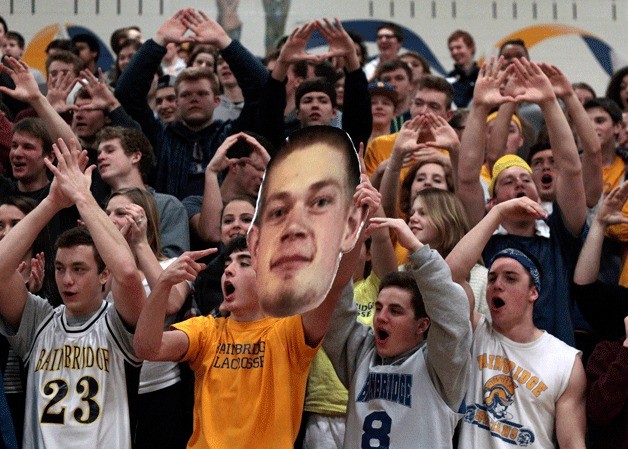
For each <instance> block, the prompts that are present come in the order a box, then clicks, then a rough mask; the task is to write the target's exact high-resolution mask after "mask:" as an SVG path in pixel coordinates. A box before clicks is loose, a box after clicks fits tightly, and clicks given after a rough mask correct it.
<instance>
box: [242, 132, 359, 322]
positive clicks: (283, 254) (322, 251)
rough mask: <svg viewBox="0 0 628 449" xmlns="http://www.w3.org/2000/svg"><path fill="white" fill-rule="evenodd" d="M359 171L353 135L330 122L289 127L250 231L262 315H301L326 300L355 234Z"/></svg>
mask: <svg viewBox="0 0 628 449" xmlns="http://www.w3.org/2000/svg"><path fill="white" fill-rule="evenodd" d="M359 173H360V171H359V163H358V159H357V154H356V152H355V148H354V147H353V144H352V143H351V139H350V138H349V137H348V136H347V134H346V133H345V132H344V131H341V130H339V129H337V128H332V127H329V126H312V127H308V128H305V129H302V130H300V131H298V132H297V133H294V134H293V135H291V136H290V138H289V139H288V140H287V141H286V143H285V144H284V145H283V146H282V148H281V149H280V150H279V152H278V153H277V155H276V156H275V157H274V158H273V160H272V161H271V162H270V164H269V165H268V167H267V169H266V173H265V174H264V181H263V183H262V188H261V191H260V195H259V199H258V203H257V208H256V212H255V220H254V224H253V225H252V226H251V229H250V231H249V235H248V237H249V248H250V249H251V255H252V256H253V265H254V267H255V269H256V271H257V294H258V297H259V301H260V306H261V308H262V310H263V311H264V313H266V314H267V315H270V316H277V317H281V316H290V315H296V314H300V313H303V312H307V311H308V310H312V309H314V308H316V307H317V306H319V305H320V304H321V302H322V301H323V300H324V299H325V296H326V295H327V293H328V292H329V289H330V288H331V285H332V282H333V280H334V278H335V276H336V271H337V269H338V264H339V262H340V258H341V256H342V253H344V252H347V251H349V250H351V249H352V248H353V246H354V245H355V243H356V240H357V237H358V233H359V228H360V225H361V220H360V216H361V213H360V211H359V210H358V209H357V208H356V207H355V206H354V204H353V200H352V197H353V194H354V192H355V187H356V185H357V184H358V181H359Z"/></svg>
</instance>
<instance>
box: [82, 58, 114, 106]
mask: <svg viewBox="0 0 628 449" xmlns="http://www.w3.org/2000/svg"><path fill="white" fill-rule="evenodd" d="M79 82H80V83H81V85H82V86H83V88H84V89H85V90H86V91H87V92H88V93H89V95H90V96H91V101H90V102H89V103H87V104H84V105H83V106H81V109H100V110H103V111H105V113H108V112H111V111H113V110H114V109H115V108H117V107H118V106H120V102H119V101H118V99H117V98H116V97H115V95H114V94H113V91H112V90H111V89H110V88H109V86H107V83H105V77H104V75H103V73H102V70H101V69H100V68H99V69H98V78H96V77H95V76H94V74H93V73H91V72H90V71H89V70H81V74H80V75H79Z"/></svg>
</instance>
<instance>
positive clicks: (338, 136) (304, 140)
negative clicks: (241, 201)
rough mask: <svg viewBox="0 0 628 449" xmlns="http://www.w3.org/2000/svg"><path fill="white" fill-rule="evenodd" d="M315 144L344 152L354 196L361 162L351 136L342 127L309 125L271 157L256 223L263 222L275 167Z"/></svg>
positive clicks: (349, 182)
mask: <svg viewBox="0 0 628 449" xmlns="http://www.w3.org/2000/svg"><path fill="white" fill-rule="evenodd" d="M313 144H323V145H325V146H329V147H332V148H334V149H336V150H338V151H340V152H341V153H342V155H343V156H344V160H345V165H346V166H345V170H344V172H345V174H346V179H347V184H348V188H349V189H350V190H351V192H352V193H351V195H349V197H350V198H351V197H352V195H353V191H354V190H355V188H356V187H357V186H358V184H359V183H360V162H359V161H358V154H357V151H356V149H355V146H354V145H353V141H352V140H351V137H350V136H349V134H347V133H346V132H345V131H343V130H342V129H339V128H335V127H333V126H325V125H313V126H307V127H305V128H301V129H299V130H298V131H295V132H293V133H292V134H290V135H289V136H288V138H287V139H286V140H285V141H284V142H283V144H282V145H281V148H280V149H279V151H278V152H277V154H276V155H275V157H273V158H271V160H270V162H269V163H268V166H267V167H266V172H265V173H264V178H263V179H262V185H261V186H260V190H259V196H258V197H257V207H256V209H255V220H254V224H256V225H259V224H260V222H261V215H262V212H263V211H264V204H265V200H264V195H265V191H266V187H265V186H266V185H267V184H268V182H269V179H270V178H271V175H272V172H273V169H274V167H275V166H276V165H277V164H279V163H281V161H283V160H284V159H286V157H288V156H289V155H290V154H291V153H292V152H294V151H299V150H302V149H304V148H306V147H309V146H310V145H313Z"/></svg>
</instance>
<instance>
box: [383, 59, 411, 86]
mask: <svg viewBox="0 0 628 449" xmlns="http://www.w3.org/2000/svg"><path fill="white" fill-rule="evenodd" d="M397 69H402V70H403V71H404V72H406V75H408V80H409V81H412V69H411V68H410V66H409V65H408V64H406V63H405V62H403V61H402V60H401V59H400V58H395V59H393V60H391V61H386V62H384V63H382V64H380V65H379V66H378V67H377V71H376V72H375V79H377V80H380V81H381V76H382V75H383V74H384V73H389V72H393V71H395V70H397Z"/></svg>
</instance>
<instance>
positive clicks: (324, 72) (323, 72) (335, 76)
mask: <svg viewBox="0 0 628 449" xmlns="http://www.w3.org/2000/svg"><path fill="white" fill-rule="evenodd" d="M314 75H316V76H317V77H318V78H325V79H326V80H327V82H328V83H330V84H335V83H336V81H338V80H339V79H342V78H344V76H345V73H344V71H342V70H338V69H336V67H334V66H333V64H331V63H330V62H329V61H321V62H319V63H318V64H316V65H315V66H314Z"/></svg>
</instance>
